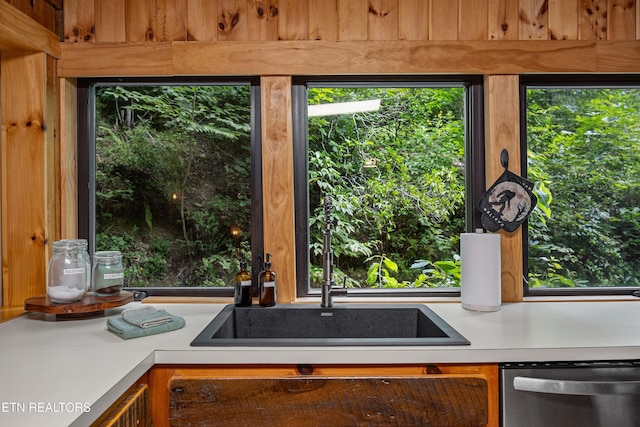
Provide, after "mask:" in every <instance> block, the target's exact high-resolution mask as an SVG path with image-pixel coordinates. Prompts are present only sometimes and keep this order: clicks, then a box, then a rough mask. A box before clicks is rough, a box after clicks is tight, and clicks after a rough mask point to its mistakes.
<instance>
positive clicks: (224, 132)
mask: <svg viewBox="0 0 640 427" xmlns="http://www.w3.org/2000/svg"><path fill="white" fill-rule="evenodd" d="M79 94H80V96H79V98H80V100H81V101H82V100H85V101H87V102H80V105H84V106H85V107H84V108H83V107H80V109H81V110H84V111H80V114H79V117H84V118H86V122H84V121H81V123H80V126H81V129H82V130H81V132H80V135H81V137H80V138H79V158H86V159H87V160H88V161H87V162H86V163H82V162H79V163H80V164H81V166H82V168H81V169H80V170H79V183H80V185H79V186H78V187H79V188H80V189H83V188H88V191H87V192H86V193H81V194H80V195H79V199H80V212H79V218H80V220H79V228H80V233H79V234H80V235H81V236H83V237H85V236H86V237H87V238H88V240H89V242H90V248H91V251H92V252H93V251H101V250H119V251H121V252H122V253H123V263H124V267H125V287H126V288H129V289H134V290H141V291H145V292H146V293H147V294H156V295H158V294H168V295H171V294H179V295H188V294H193V295H201V294H203V293H206V294H213V295H221V296H231V295H233V277H234V275H235V273H236V272H237V271H238V266H239V261H240V259H241V258H243V257H244V258H246V260H247V262H248V264H249V265H251V262H252V261H257V260H258V256H261V255H262V247H263V245H262V224H261V215H259V213H260V212H261V211H262V207H261V202H260V201H261V198H260V196H259V195H260V191H261V184H260V183H261V178H260V177H261V173H260V169H261V167H260V158H261V156H260V142H259V139H258V135H260V131H259V123H258V122H257V120H258V118H259V116H260V115H259V114H257V113H256V109H257V108H258V107H257V106H259V88H258V87H257V84H256V83H255V82H254V81H253V80H250V79H244V80H232V79H228V80H216V81H202V80H184V81H182V80H180V81H178V80H172V81H159V80H144V81H143V80H138V79H133V80H125V79H118V80H101V81H83V82H81V84H80V85H79ZM83 136H84V138H83ZM256 265H257V264H256ZM257 270H258V272H259V269H257ZM256 274H257V273H256Z"/></svg>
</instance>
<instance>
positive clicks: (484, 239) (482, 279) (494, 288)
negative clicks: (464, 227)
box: [460, 233, 502, 311]
mask: <svg viewBox="0 0 640 427" xmlns="http://www.w3.org/2000/svg"><path fill="white" fill-rule="evenodd" d="M460 264H461V265H460V267H461V268H460V270H461V271H460V300H461V301H462V307H464V308H466V309H467V310H475V311H497V310H500V304H501V303H502V289H501V288H502V287H501V273H500V235H499V234H490V233H462V234H461V235H460Z"/></svg>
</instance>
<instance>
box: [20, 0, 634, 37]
mask: <svg viewBox="0 0 640 427" xmlns="http://www.w3.org/2000/svg"><path fill="white" fill-rule="evenodd" d="M24 2H27V1H26V0H22V3H24ZM27 3H28V2H27ZM64 18H65V19H64V40H65V41H68V42H141V41H144V42H163V41H277V40H329V41H333V40H637V39H638V21H639V18H638V7H637V5H636V1H635V0H65V2H64Z"/></svg>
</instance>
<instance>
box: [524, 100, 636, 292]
mask: <svg viewBox="0 0 640 427" xmlns="http://www.w3.org/2000/svg"><path fill="white" fill-rule="evenodd" d="M638 95H639V90H638V89H531V90H529V91H528V95H527V96H528V103H529V107H528V113H527V121H528V126H527V129H528V141H527V142H528V147H529V176H530V177H531V178H533V180H534V181H536V182H537V183H538V185H537V186H536V194H537V196H538V206H537V209H536V211H534V213H533V215H532V216H531V217H530V220H529V238H530V241H529V252H530V253H529V285H530V286H533V287H584V286H637V285H638V284H639V281H638V279H637V277H638V273H640V269H638V267H637V266H636V265H637V263H636V262H635V260H636V259H637V257H638V256H640V251H639V249H640V247H639V246H638V245H637V243H636V242H637V237H636V236H637V234H636V230H638V225H639V224H640V212H638V209H637V206H638V202H639V201H640V198H639V197H638V195H639V194H640V193H638V188H640V178H639V177H640V150H639V148H640V147H639V143H640V120H639V119H640V100H639V98H640V97H638ZM552 195H553V197H552Z"/></svg>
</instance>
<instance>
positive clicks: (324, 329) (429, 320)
mask: <svg viewBox="0 0 640 427" xmlns="http://www.w3.org/2000/svg"><path fill="white" fill-rule="evenodd" d="M468 344H469V341H468V340H467V339H466V338H465V337H463V336H462V335H461V334H460V333H458V332H457V331H456V330H455V329H453V328H452V327H451V326H450V325H449V324H448V323H446V322H445V321H444V320H442V318H440V317H439V316H438V315H437V314H435V313H434V312H433V311H432V310H430V309H429V308H428V307H426V306H424V305H420V304H340V305H336V306H334V307H331V308H322V307H319V306H315V305H306V304H281V305H277V306H274V307H260V306H250V307H235V306H234V305H233V304H230V305H227V306H225V307H224V308H223V309H222V311H221V312H220V313H219V314H218V315H217V316H216V317H215V318H214V319H213V320H212V321H211V323H209V325H207V327H206V328H204V330H203V331H202V332H201V333H200V334H199V335H198V336H197V337H196V338H195V339H194V340H193V342H191V345H192V346H205V347H217V346H252V347H261V346H276V347H280V346H284V347H287V346H291V347H294V346H363V345H368V346H372V345H416V346H439V345H447V346H450V345H468Z"/></svg>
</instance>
